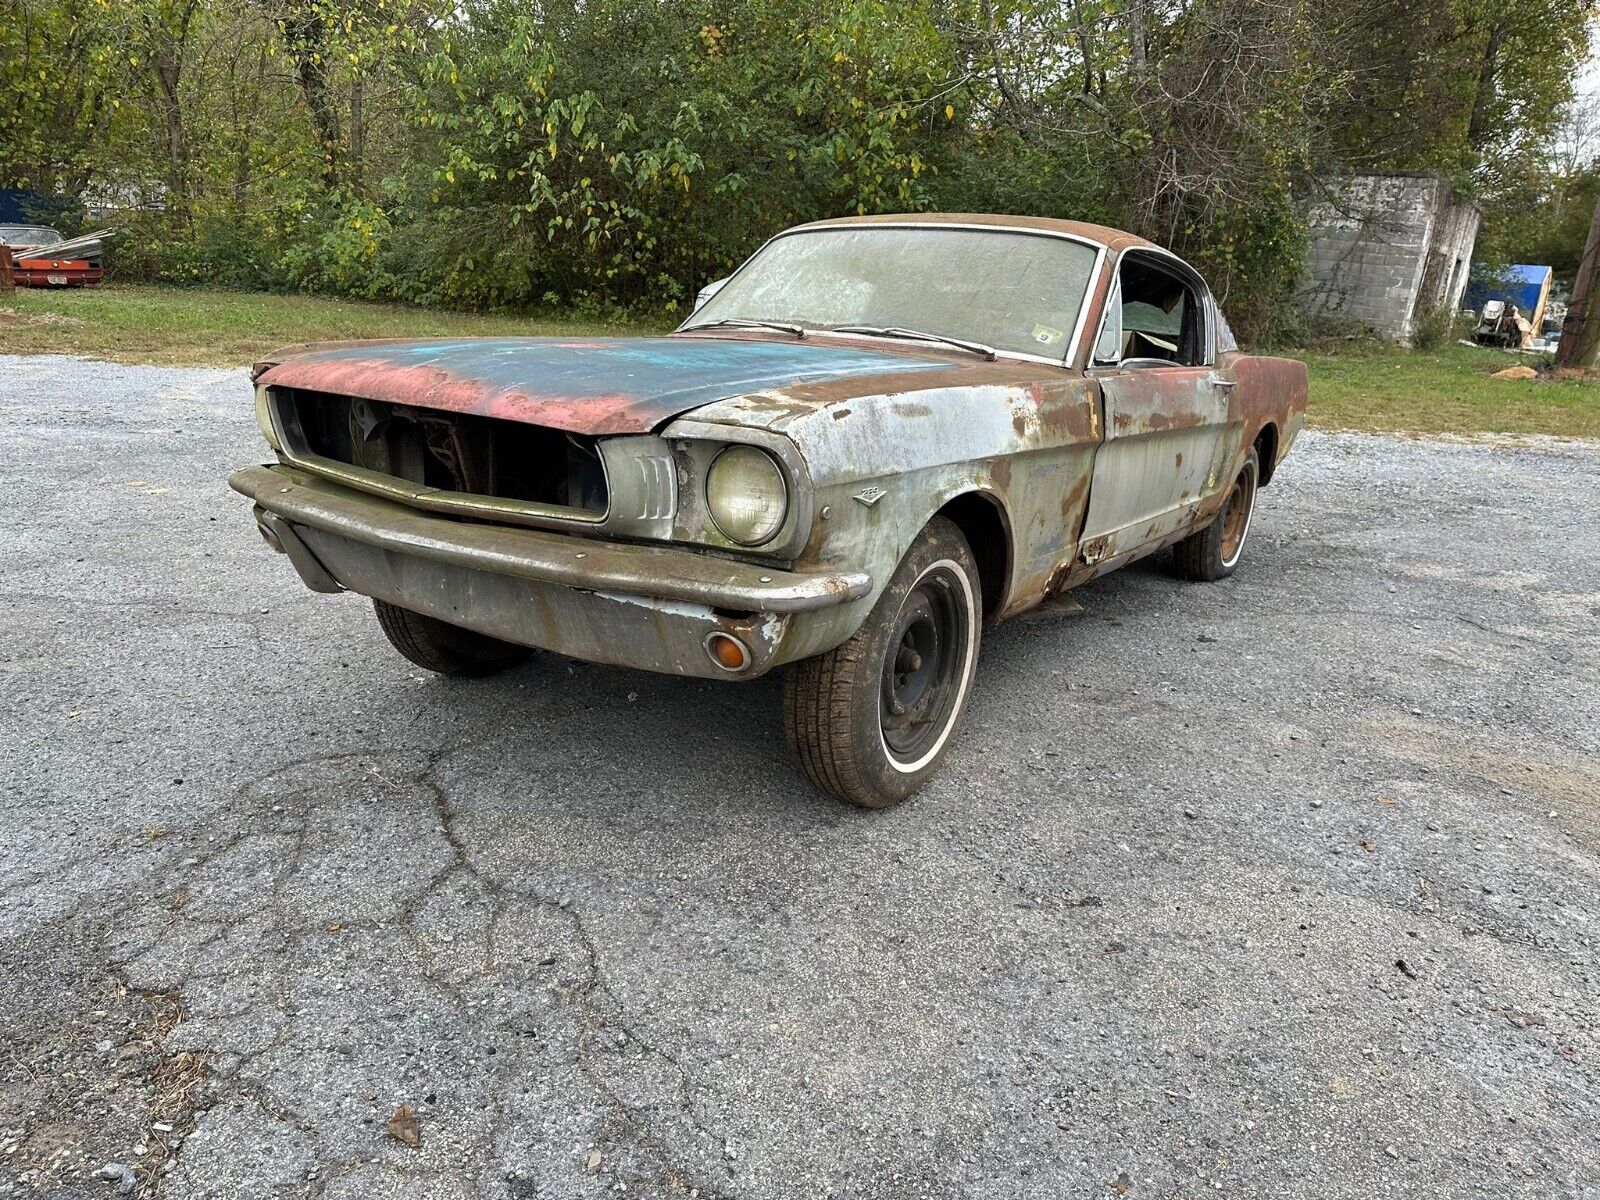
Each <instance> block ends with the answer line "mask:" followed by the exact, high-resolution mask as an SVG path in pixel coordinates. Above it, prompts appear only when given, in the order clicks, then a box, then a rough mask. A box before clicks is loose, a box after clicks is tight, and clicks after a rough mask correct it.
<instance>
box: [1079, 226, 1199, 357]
mask: <svg viewBox="0 0 1600 1200" xmlns="http://www.w3.org/2000/svg"><path fill="white" fill-rule="evenodd" d="M1094 356H1095V361H1096V362H1106V363H1111V362H1119V363H1120V362H1125V361H1126V362H1142V363H1147V364H1150V365H1160V364H1161V363H1171V364H1173V365H1177V366H1201V365H1203V364H1204V363H1205V357H1206V351H1205V326H1204V324H1203V322H1202V320H1201V309H1200V301H1199V297H1198V296H1197V295H1196V293H1195V289H1194V287H1193V286H1192V285H1191V284H1190V283H1189V282H1188V281H1187V280H1185V279H1183V278H1182V277H1180V276H1179V275H1177V274H1176V273H1174V272H1172V271H1169V270H1166V269H1165V268H1164V267H1162V266H1161V265H1160V264H1159V263H1156V262H1153V261H1151V260H1148V259H1141V258H1138V257H1136V256H1135V255H1133V254H1129V255H1127V256H1126V257H1125V258H1124V259H1123V261H1122V266H1121V268H1120V270H1119V271H1118V272H1117V280H1116V283H1115V284H1114V285H1113V287H1112V290H1111V296H1110V297H1109V299H1108V300H1107V301H1106V321H1105V325H1104V327H1103V328H1102V330H1101V334H1100V340H1099V341H1098V342H1097V343H1096V344H1095V352H1094Z"/></svg>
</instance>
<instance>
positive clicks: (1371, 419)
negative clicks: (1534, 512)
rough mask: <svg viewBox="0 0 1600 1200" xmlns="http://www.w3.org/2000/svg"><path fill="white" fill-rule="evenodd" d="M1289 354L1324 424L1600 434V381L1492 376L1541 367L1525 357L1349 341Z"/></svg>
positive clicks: (1309, 416) (1310, 417)
mask: <svg viewBox="0 0 1600 1200" xmlns="http://www.w3.org/2000/svg"><path fill="white" fill-rule="evenodd" d="M1295 357H1296V358H1300V359H1303V360H1304V361H1305V362H1306V364H1307V365H1308V366H1309V367H1310V369H1311V398H1310V402H1309V404H1308V405H1307V409H1306V420H1307V423H1308V424H1311V425H1315V426H1318V427H1320V428H1323V429H1365V430H1376V431H1379V432H1385V433H1509V434H1527V433H1539V434H1553V435H1555V436H1558V437H1582V438H1600V383H1596V382H1594V381H1592V380H1590V381H1582V380H1555V379H1491V378H1490V376H1491V375H1493V374H1494V373H1495V372H1496V371H1500V370H1504V369H1505V368H1506V367H1514V366H1517V365H1519V364H1523V365H1527V366H1536V365H1539V363H1540V360H1539V359H1537V358H1534V357H1532V356H1529V355H1521V354H1507V353H1505V352H1503V351H1498V350H1485V349H1481V348H1479V347H1476V346H1462V345H1459V344H1451V345H1447V346H1441V347H1439V348H1438V349H1436V350H1406V349H1403V348H1401V347H1398V346H1390V345H1386V344H1383V343H1375V342H1352V343H1350V344H1348V345H1346V346H1342V347H1340V348H1339V349H1338V350H1335V351H1326V352H1320V351H1319V352H1304V353H1298V354H1296V355H1295Z"/></svg>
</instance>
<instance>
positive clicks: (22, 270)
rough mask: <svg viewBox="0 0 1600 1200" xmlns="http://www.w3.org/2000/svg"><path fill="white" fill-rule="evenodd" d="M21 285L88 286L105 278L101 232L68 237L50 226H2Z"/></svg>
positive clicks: (1, 239)
mask: <svg viewBox="0 0 1600 1200" xmlns="http://www.w3.org/2000/svg"><path fill="white" fill-rule="evenodd" d="M0 246H5V247H7V248H8V249H9V250H10V251H11V259H12V268H11V278H12V282H14V283H15V284H16V285H17V286H18V287H85V286H88V285H91V284H96V283H99V282H100V281H101V280H102V279H104V278H105V274H106V272H105V247H104V244H103V242H102V235H101V234H89V235H88V236H86V237H78V238H70V239H69V238H64V237H62V236H61V233H60V232H59V231H58V230H55V229H51V228H50V227H49V226H48V225H0Z"/></svg>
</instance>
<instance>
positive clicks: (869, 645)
mask: <svg viewBox="0 0 1600 1200" xmlns="http://www.w3.org/2000/svg"><path fill="white" fill-rule="evenodd" d="M982 595H983V593H982V589H981V587H980V583H979V576H978V567H977V563H976V562H975V561H974V559H973V557H972V550H971V548H970V547H969V546H968V545H967V541H966V538H964V537H963V536H962V534H961V531H960V530H959V529H958V528H957V527H956V526H955V524H954V523H952V522H950V521H947V520H945V519H944V518H943V517H935V518H934V519H933V520H932V521H931V522H930V523H929V524H928V526H927V528H925V529H924V530H923V531H922V533H921V534H919V535H918V536H917V540H916V541H915V542H914V543H912V546H911V549H910V550H909V551H907V552H906V556H905V558H904V559H903V560H902V561H901V563H900V566H899V568H898V569H897V570H896V572H895V575H894V578H893V579H892V580H891V581H890V583H889V586H888V587H887V588H886V589H884V593H883V595H882V596H880V597H879V598H878V603H877V604H876V605H874V606H873V609H872V612H871V613H869V614H868V615H867V619H866V620H865V621H863V622H862V624H861V628H860V629H858V630H857V631H856V633H855V635H854V636H853V637H851V638H850V640H849V641H847V642H845V643H844V645H842V646H840V647H838V648H837V649H835V650H831V651H829V652H828V653H827V654H821V655H818V656H817V657H815V658H808V659H805V660H804V661H802V662H799V663H796V664H795V665H794V666H793V667H791V668H790V669H789V672H788V675H787V676H786V678H785V679H784V688H783V709H784V726H785V728H786V730H787V732H788V737H789V747H790V749H791V750H792V751H793V752H794V756H795V759H796V761H797V762H798V763H799V766H800V769H801V771H803V772H804V773H805V776H806V778H807V779H809V780H810V781H811V783H812V784H814V785H815V786H816V787H817V788H818V789H819V790H821V791H824V792H827V793H828V794H829V795H832V796H836V797H838V798H839V799H840V800H846V801H849V802H850V803H851V804H859V805H861V806H862V807H865V808H888V807H889V806H890V805H892V804H898V803H899V802H900V801H902V800H904V799H905V798H906V797H907V796H909V795H911V794H912V793H913V792H915V791H916V790H917V789H918V788H920V787H921V786H922V785H923V784H924V783H925V782H926V781H927V780H928V778H929V776H931V775H932V774H933V773H934V771H935V770H936V769H937V768H938V765H939V763H940V761H941V759H942V758H943V757H944V752H945V750H946V748H947V747H948V746H949V744H950V739H951V737H952V736H953V735H954V733H955V730H956V727H957V726H958V725H959V724H960V721H961V716H962V714H963V712H965V710H966V704H967V697H968V695H969V693H970V692H971V687H972V677H973V674H974V671H975V669H976V667H977V662H978V641H979V633H980V625H981V622H982V619H983V602H982Z"/></svg>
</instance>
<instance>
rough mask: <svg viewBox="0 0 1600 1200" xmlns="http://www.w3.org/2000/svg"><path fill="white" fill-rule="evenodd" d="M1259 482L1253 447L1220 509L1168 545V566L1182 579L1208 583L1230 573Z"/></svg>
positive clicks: (1258, 462)
mask: <svg viewBox="0 0 1600 1200" xmlns="http://www.w3.org/2000/svg"><path fill="white" fill-rule="evenodd" d="M1260 483H1261V458H1260V456H1259V455H1258V454H1257V453H1256V448H1255V447H1254V446H1252V447H1250V451H1249V453H1248V454H1246V455H1245V456H1244V465H1243V466H1241V467H1240V468H1239V474H1238V475H1236V476H1234V480H1233V487H1231V488H1230V489H1229V490H1228V498H1227V499H1226V500H1225V501H1223V504H1222V511H1221V512H1219V513H1217V515H1216V516H1215V517H1214V518H1213V519H1212V521H1211V524H1209V525H1207V526H1206V527H1205V528H1204V529H1202V530H1200V532H1199V533H1192V534H1190V535H1189V536H1188V537H1186V538H1184V539H1183V541H1181V542H1179V543H1178V544H1177V545H1176V546H1174V547H1173V548H1172V565H1173V568H1174V569H1175V570H1176V571H1177V572H1178V574H1179V575H1181V576H1183V578H1185V579H1193V580H1196V581H1198V582H1200V583H1211V582H1213V581H1215V580H1218V579H1226V578H1227V577H1228V576H1229V575H1232V574H1233V572H1234V570H1235V568H1237V567H1238V565H1239V560H1240V559H1241V558H1242V557H1243V556H1244V543H1245V539H1246V538H1248V537H1249V536H1250V521H1251V518H1253V517H1254V516H1255V512H1256V491H1257V489H1258V487H1259V486H1260Z"/></svg>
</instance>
